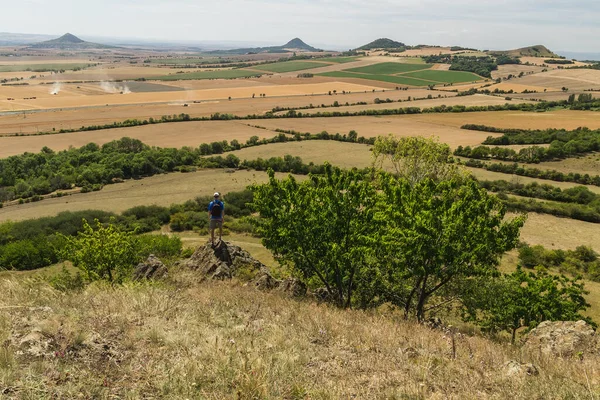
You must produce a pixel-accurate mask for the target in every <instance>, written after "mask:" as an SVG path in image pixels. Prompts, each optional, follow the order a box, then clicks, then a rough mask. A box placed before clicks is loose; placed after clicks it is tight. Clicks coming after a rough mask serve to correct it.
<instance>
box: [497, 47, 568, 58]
mask: <svg viewBox="0 0 600 400" xmlns="http://www.w3.org/2000/svg"><path fill="white" fill-rule="evenodd" d="M494 53H498V54H507V55H509V56H512V57H558V55H556V54H555V53H553V52H552V51H551V50H549V49H548V48H547V47H546V46H543V45H541V44H540V45H536V46H528V47H522V48H520V49H514V50H507V51H496V52H494Z"/></svg>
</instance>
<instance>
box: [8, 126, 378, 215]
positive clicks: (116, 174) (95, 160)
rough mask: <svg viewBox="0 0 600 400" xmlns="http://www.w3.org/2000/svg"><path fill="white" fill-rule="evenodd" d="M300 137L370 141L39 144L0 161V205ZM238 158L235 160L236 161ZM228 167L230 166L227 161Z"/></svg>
mask: <svg viewBox="0 0 600 400" xmlns="http://www.w3.org/2000/svg"><path fill="white" fill-rule="evenodd" d="M300 140H336V141H342V142H358V143H372V141H373V140H374V139H372V140H371V139H366V138H363V137H359V136H358V134H357V133H356V131H351V132H350V133H349V134H344V135H342V134H339V133H337V134H329V133H328V132H325V131H323V132H321V133H318V134H315V135H313V134H310V133H299V132H293V133H290V134H286V133H283V132H280V133H279V134H278V135H277V136H275V137H273V138H270V139H260V138H259V137H258V136H253V137H251V138H250V139H248V140H247V141H246V142H245V143H240V142H239V141H237V140H235V139H234V140H232V141H231V142H227V141H226V140H225V141H221V142H213V143H204V144H201V145H200V146H199V147H197V148H192V147H184V148H181V149H169V148H159V147H150V146H147V145H145V144H143V143H142V142H141V141H139V140H137V139H131V138H122V139H120V140H116V141H113V142H110V143H107V144H104V145H103V146H101V147H100V146H98V145H96V144H94V143H90V144H88V145H85V146H83V147H81V148H78V149H75V148H71V149H68V150H64V151H60V152H54V151H53V150H51V149H49V148H47V147H44V148H43V149H42V151H41V152H40V153H37V154H31V153H25V154H23V155H19V156H12V157H8V158H5V159H0V206H1V204H2V202H5V201H10V200H13V199H27V198H32V197H34V196H36V197H35V198H38V197H37V196H41V195H46V194H49V193H52V192H55V191H60V190H68V189H71V188H73V187H75V186H76V187H81V188H84V190H89V189H91V188H97V187H98V186H100V187H101V185H107V184H111V183H114V182H116V181H120V180H123V179H130V178H141V177H147V176H152V175H155V174H160V173H165V172H173V171H183V172H185V171H187V170H189V169H190V168H192V167H194V166H198V165H200V166H203V165H206V163H205V161H202V158H203V157H204V156H207V155H214V154H222V153H224V152H228V151H233V150H239V149H242V148H246V147H252V146H258V145H265V144H270V143H282V142H288V141H300ZM238 162H239V160H238ZM230 167H232V168H233V167H235V165H232V166H230Z"/></svg>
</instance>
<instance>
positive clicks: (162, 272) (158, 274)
mask: <svg viewBox="0 0 600 400" xmlns="http://www.w3.org/2000/svg"><path fill="white" fill-rule="evenodd" d="M167 275H168V270H167V267H166V266H165V264H163V263H162V261H160V260H159V259H158V258H157V257H156V256H154V254H150V256H149V257H148V259H147V260H146V261H144V262H143V263H140V264H138V266H137V267H135V270H134V271H133V280H135V281H140V280H143V279H161V278H164V277H166V276H167Z"/></svg>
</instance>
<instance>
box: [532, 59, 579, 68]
mask: <svg viewBox="0 0 600 400" xmlns="http://www.w3.org/2000/svg"><path fill="white" fill-rule="evenodd" d="M548 59H549V57H521V62H522V63H523V64H525V63H527V62H528V63H529V64H533V65H543V64H544V61H545V60H548ZM546 65H547V68H558V65H557V64H546ZM586 65H590V64H589V63H584V62H581V61H575V64H569V65H567V66H575V67H585V66H586Z"/></svg>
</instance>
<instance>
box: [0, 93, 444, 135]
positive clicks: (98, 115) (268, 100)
mask: <svg viewBox="0 0 600 400" xmlns="http://www.w3.org/2000/svg"><path fill="white" fill-rule="evenodd" d="M225 82H227V81H225ZM177 93H179V95H180V96H181V97H182V99H183V98H185V97H187V96H188V92H177ZM259 93H260V92H259ZM428 94H431V92H429V91H427V90H425V89H409V90H403V91H396V90H391V91H385V92H384V93H382V92H381V91H378V92H375V93H373V92H372V91H368V92H367V93H364V92H362V93H351V94H349V93H347V94H341V93H339V94H337V95H335V96H329V95H326V94H320V95H305V96H304V95H301V96H288V97H265V98H260V97H257V98H254V99H252V98H247V99H233V100H231V101H228V100H215V101H211V100H207V101H203V102H201V103H193V102H192V101H190V100H187V101H185V100H181V101H174V102H171V103H167V104H139V105H116V106H114V105H113V106H101V107H91V108H75V109H62V110H61V109H53V110H49V111H44V112H32V113H27V114H25V115H24V114H19V113H14V114H10V115H0V136H1V135H4V134H14V133H36V132H49V131H51V130H52V128H55V129H56V130H60V129H74V128H79V127H81V126H88V125H102V124H109V123H112V122H122V121H124V120H126V119H133V118H136V119H141V120H143V119H148V118H150V117H152V118H160V117H161V116H163V115H172V114H180V113H186V114H189V115H190V116H192V117H207V116H210V115H211V114H214V113H216V112H219V113H229V114H234V115H241V116H245V115H251V114H264V113H265V112H267V111H270V110H272V109H273V108H274V107H277V106H279V107H304V106H309V105H310V104H314V105H320V104H325V105H331V104H333V102H334V101H338V102H340V103H341V104H344V103H346V102H348V103H356V102H359V101H365V102H369V103H373V101H374V100H375V99H376V98H384V99H385V98H388V97H389V98H391V99H393V100H399V99H402V100H407V99H408V97H409V96H410V97H412V98H420V97H426V96H427V95H428ZM454 95H455V94H454V93H448V94H444V96H454ZM183 104H188V107H183ZM409 104H410V103H409ZM330 110H333V109H332V108H328V109H326V110H324V111H330Z"/></svg>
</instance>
